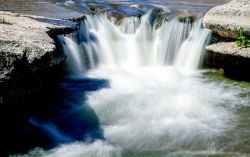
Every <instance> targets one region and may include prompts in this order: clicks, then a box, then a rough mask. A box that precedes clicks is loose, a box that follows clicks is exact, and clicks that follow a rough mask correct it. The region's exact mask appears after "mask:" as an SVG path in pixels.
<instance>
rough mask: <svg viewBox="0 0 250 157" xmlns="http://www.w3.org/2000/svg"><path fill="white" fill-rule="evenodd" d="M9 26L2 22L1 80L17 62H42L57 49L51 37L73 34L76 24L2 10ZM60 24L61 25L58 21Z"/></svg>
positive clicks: (0, 48)
mask: <svg viewBox="0 0 250 157" xmlns="http://www.w3.org/2000/svg"><path fill="white" fill-rule="evenodd" d="M0 17H3V18H4V20H5V21H6V22H7V23H0V61H1V62H0V79H1V78H4V77H6V74H9V73H10V72H11V71H12V70H13V68H14V63H15V61H17V60H20V59H21V58H23V57H25V58H26V59H27V61H28V63H33V62H34V61H35V60H39V59H41V58H42V57H43V56H44V55H46V54H48V53H53V52H54V51H55V49H56V46H55V42H54V40H53V39H52V38H51V37H50V36H49V34H54V35H55V34H58V33H63V32H65V33H66V32H69V31H74V30H75V29H77V23H74V22H70V21H63V20H57V19H49V18H44V17H38V16H31V15H21V14H16V13H10V12H3V11H0ZM58 21H61V22H58Z"/></svg>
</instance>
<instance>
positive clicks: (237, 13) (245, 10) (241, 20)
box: [203, 0, 250, 38]
mask: <svg viewBox="0 0 250 157" xmlns="http://www.w3.org/2000/svg"><path fill="white" fill-rule="evenodd" d="M203 25H204V27H206V28H208V29H211V30H212V31H214V32H217V33H218V34H219V35H221V36H223V37H230V38H235V37H236V35H235V33H234V32H235V29H239V28H243V29H244V31H246V33H247V34H248V35H250V1H249V0H232V1H231V2H229V3H227V4H224V5H221V6H217V7H215V8H212V9H211V10H209V11H208V13H207V14H206V15H205V17H204V19H203Z"/></svg>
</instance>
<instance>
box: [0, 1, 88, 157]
mask: <svg viewBox="0 0 250 157" xmlns="http://www.w3.org/2000/svg"><path fill="white" fill-rule="evenodd" d="M24 2H26V3H24ZM29 2H30V3H29V4H28V3H27V1H22V0H20V1H12V0H10V1H7V2H6V1H4V2H2V1H1V0H0V4H1V5H0V10H3V11H0V105H1V112H0V115H1V116H0V119H1V120H0V123H1V124H2V127H3V129H1V132H0V133H1V139H2V142H3V143H4V147H3V150H2V151H1V152H0V156H7V155H8V154H9V153H18V152H23V151H28V149H29V148H32V147H36V146H48V145H49V144H50V140H51V139H49V138H45V137H44V138H43V132H41V131H38V128H36V126H32V125H31V124H30V122H29V118H30V116H35V115H41V114H42V116H41V117H46V116H47V115H49V114H50V111H51V110H53V108H55V106H56V102H55V101H53V100H52V99H53V96H54V94H55V93H57V92H55V90H56V89H57V87H56V86H57V82H58V80H59V79H61V77H62V76H64V74H65V71H64V64H65V61H66V60H67V58H66V57H65V56H64V54H63V53H62V52H61V50H60V46H58V45H57V35H61V34H68V33H72V32H73V31H76V30H77V29H78V28H79V23H78V22H77V21H81V20H83V19H84V16H83V15H82V14H81V13H78V12H75V11H72V10H68V9H65V8H63V7H60V6H57V5H54V4H52V3H49V2H45V1H44V2H43V3H39V2H38V1H36V0H35V1H29ZM19 3H20V5H19ZM48 6H50V7H48ZM53 7H54V8H53ZM74 21H75V22H74ZM48 100H51V101H50V102H49V101H48ZM10 135H11V136H10ZM32 137H34V139H36V140H33V138H32ZM35 137H42V138H40V139H38V138H35Z"/></svg>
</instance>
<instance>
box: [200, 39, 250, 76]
mask: <svg viewBox="0 0 250 157" xmlns="http://www.w3.org/2000/svg"><path fill="white" fill-rule="evenodd" d="M205 64H206V65H207V66H209V67H214V68H217V69H220V68H222V69H223V70H224V72H225V75H226V76H228V77H231V78H234V79H239V80H245V81H250V74H249V67H250V48H240V47H238V46H237V45H236V43H235V42H220V43H216V44H213V45H209V46H207V54H206V59H205Z"/></svg>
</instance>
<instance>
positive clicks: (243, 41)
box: [235, 28, 250, 48]
mask: <svg viewBox="0 0 250 157" xmlns="http://www.w3.org/2000/svg"><path fill="white" fill-rule="evenodd" d="M236 35H237V40H236V41H235V43H236V44H237V45H238V47H246V48H247V47H250V39H249V38H248V37H247V35H246V33H245V32H244V30H243V28H240V29H236Z"/></svg>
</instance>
